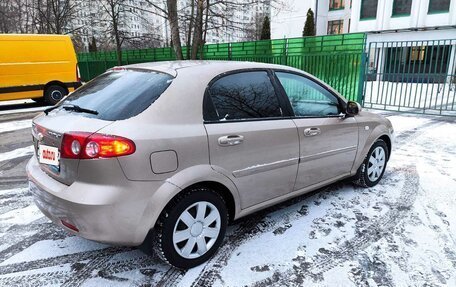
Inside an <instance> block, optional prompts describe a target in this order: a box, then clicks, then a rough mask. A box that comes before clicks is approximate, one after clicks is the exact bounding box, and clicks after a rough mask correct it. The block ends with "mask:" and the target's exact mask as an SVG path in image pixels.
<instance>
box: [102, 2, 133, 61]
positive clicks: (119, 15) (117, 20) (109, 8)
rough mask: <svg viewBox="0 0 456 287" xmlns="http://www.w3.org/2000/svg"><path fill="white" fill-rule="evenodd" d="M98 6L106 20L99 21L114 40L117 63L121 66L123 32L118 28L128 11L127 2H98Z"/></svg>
mask: <svg viewBox="0 0 456 287" xmlns="http://www.w3.org/2000/svg"><path fill="white" fill-rule="evenodd" d="M99 4H100V6H101V8H102V10H103V11H104V12H106V19H102V20H101V21H104V22H105V23H106V28H107V31H108V32H109V33H110V34H111V36H112V37H113V38H114V41H115V44H116V52H117V63H118V64H119V65H122V43H123V41H124V37H125V32H124V31H121V30H120V26H121V25H122V24H124V21H125V17H126V14H127V11H128V10H127V9H128V8H127V0H99ZM130 9H132V8H130Z"/></svg>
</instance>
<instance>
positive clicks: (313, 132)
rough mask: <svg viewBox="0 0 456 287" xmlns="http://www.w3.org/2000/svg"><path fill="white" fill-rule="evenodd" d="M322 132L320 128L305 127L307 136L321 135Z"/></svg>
mask: <svg viewBox="0 0 456 287" xmlns="http://www.w3.org/2000/svg"><path fill="white" fill-rule="evenodd" d="M319 134H321V130H320V129H319V128H307V129H304V135H305V136H306V137H313V136H316V135H319Z"/></svg>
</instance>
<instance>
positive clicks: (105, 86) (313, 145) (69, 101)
mask: <svg viewBox="0 0 456 287" xmlns="http://www.w3.org/2000/svg"><path fill="white" fill-rule="evenodd" d="M32 133H33V142H34V146H35V151H36V153H35V156H33V157H32V159H31V160H30V162H29V163H28V165H27V173H28V177H29V179H30V190H31V192H32V193H33V195H34V197H35V199H36V204H37V206H38V207H39V208H40V209H41V211H42V212H43V213H44V214H45V215H46V216H47V217H49V218H50V219H51V220H52V221H53V222H55V223H56V224H58V225H61V226H63V227H64V228H66V229H67V230H68V231H70V232H72V233H74V234H77V235H79V236H82V237H84V238H87V239H91V240H95V241H100V242H106V243H112V244H119V245H130V246H138V245H141V244H142V246H144V247H153V249H154V250H155V251H156V253H157V254H158V255H159V256H160V257H161V258H162V259H164V260H166V261H167V262H169V263H170V264H172V265H174V266H176V267H179V268H190V267H193V266H196V265H199V264H201V263H202V262H204V261H206V260H208V259H209V258H210V257H211V256H212V255H213V254H214V253H215V252H216V250H217V248H218V247H219V246H220V244H221V243H222V241H223V238H224V235H225V230H226V227H227V224H228V222H230V221H232V220H234V219H237V218H240V217H242V216H245V215H247V214H250V213H252V212H255V211H258V210H260V209H262V208H265V207H268V206H271V205H273V204H276V203H278V202H281V201H284V200H287V199H289V198H292V197H295V196H297V195H300V194H303V193H306V192H309V191H311V190H315V189H317V188H319V187H322V186H325V185H328V184H330V183H332V182H335V181H338V180H341V179H343V178H352V179H353V181H354V182H356V183H357V184H359V185H361V186H365V187H370V186H374V185H376V184H377V183H378V182H379V181H380V179H381V178H382V175H383V173H384V171H385V167H386V163H387V161H388V158H389V156H390V152H391V148H392V138H393V128H392V126H391V123H390V122H389V121H388V120H387V119H385V118H383V117H381V116H379V115H376V114H372V113H368V112H364V111H361V108H360V106H359V105H358V104H357V103H355V102H347V101H346V100H345V99H344V98H343V97H342V96H341V95H339V94H338V93H337V92H336V91H335V90H334V89H332V88H331V87H329V86H327V85H326V84H324V83H322V82H321V81H319V80H318V79H316V78H315V77H313V76H311V75H309V74H307V73H304V72H302V71H300V70H297V69H293V68H290V67H285V66H279V65H270V64H261V63H253V62H252V63H250V62H218V61H176V62H159V63H147V64H138V65H130V66H125V67H117V68H113V69H111V70H109V71H107V72H106V73H104V74H102V75H101V76H99V77H97V78H96V79H94V80H92V81H90V82H89V83H87V84H86V85H84V86H83V87H81V88H79V89H78V90H76V91H75V92H74V93H72V94H70V95H69V96H67V97H66V98H64V99H63V100H62V101H61V102H60V103H59V104H58V105H57V106H55V107H52V108H50V109H48V110H46V111H45V112H44V113H43V114H41V115H39V116H37V117H36V118H35V119H34V120H33V127H32Z"/></svg>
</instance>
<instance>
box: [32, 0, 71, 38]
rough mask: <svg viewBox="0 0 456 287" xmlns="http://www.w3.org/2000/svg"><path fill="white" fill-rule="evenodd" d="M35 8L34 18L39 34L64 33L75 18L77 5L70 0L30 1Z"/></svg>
mask: <svg viewBox="0 0 456 287" xmlns="http://www.w3.org/2000/svg"><path fill="white" fill-rule="evenodd" d="M31 5H32V9H35V10H36V17H35V19H34V22H35V26H36V29H37V32H38V33H40V34H43V33H47V34H64V33H66V32H67V31H66V28H67V27H68V26H69V24H70V23H71V21H73V19H75V17H76V13H77V10H78V6H77V5H76V3H75V2H74V1H71V0H36V1H34V2H32V3H31Z"/></svg>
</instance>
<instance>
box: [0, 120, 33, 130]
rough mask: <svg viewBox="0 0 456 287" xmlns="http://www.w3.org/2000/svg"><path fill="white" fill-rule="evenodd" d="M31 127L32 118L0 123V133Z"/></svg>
mask: <svg viewBox="0 0 456 287" xmlns="http://www.w3.org/2000/svg"><path fill="white" fill-rule="evenodd" d="M31 127H32V120H23V121H12V122H5V123H0V133H6V132H11V131H15V130H21V129H26V128H31Z"/></svg>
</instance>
